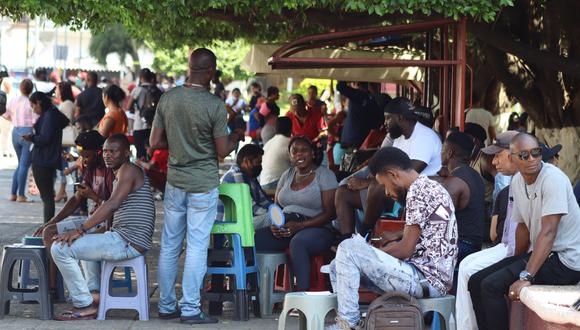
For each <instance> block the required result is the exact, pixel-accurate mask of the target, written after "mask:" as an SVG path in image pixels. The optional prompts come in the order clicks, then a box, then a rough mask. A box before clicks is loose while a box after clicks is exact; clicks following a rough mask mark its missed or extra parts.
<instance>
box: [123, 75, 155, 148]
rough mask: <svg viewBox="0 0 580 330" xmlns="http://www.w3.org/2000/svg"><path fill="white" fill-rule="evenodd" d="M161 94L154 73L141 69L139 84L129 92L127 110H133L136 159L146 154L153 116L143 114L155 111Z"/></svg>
mask: <svg viewBox="0 0 580 330" xmlns="http://www.w3.org/2000/svg"><path fill="white" fill-rule="evenodd" d="M161 94H162V93H161V90H160V89H159V88H158V87H157V86H156V85H155V74H154V73H153V72H151V70H149V69H148V68H144V69H141V72H140V73H139V86H137V87H136V88H135V89H133V91H132V92H131V103H129V106H128V108H129V110H131V109H134V110H135V116H134V120H133V138H134V140H135V149H136V150H137V158H138V159H143V158H145V157H146V156H147V152H146V147H145V145H146V144H148V142H149V134H150V133H151V126H150V124H151V119H152V118H153V116H151V118H145V114H146V113H147V112H153V113H154V112H155V109H154V107H155V106H157V104H158V103H159V98H160V97H161ZM152 108H153V109H152ZM147 119H148V120H147Z"/></svg>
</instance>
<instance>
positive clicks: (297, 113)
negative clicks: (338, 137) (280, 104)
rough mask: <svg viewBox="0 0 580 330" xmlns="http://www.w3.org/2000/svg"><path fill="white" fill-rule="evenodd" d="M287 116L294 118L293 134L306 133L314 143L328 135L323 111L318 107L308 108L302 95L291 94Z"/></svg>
mask: <svg viewBox="0 0 580 330" xmlns="http://www.w3.org/2000/svg"><path fill="white" fill-rule="evenodd" d="M286 116H287V117H288V118H290V120H292V136H299V135H304V136H306V137H308V138H309V139H310V140H311V141H312V142H314V143H316V142H318V141H319V140H320V139H321V138H322V137H324V136H326V133H327V126H326V122H325V121H324V117H323V115H322V112H321V111H320V109H317V108H311V109H307V107H306V102H305V101H304V98H303V97H302V95H300V94H292V96H290V111H288V112H287V113H286Z"/></svg>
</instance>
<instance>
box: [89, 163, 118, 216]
mask: <svg viewBox="0 0 580 330" xmlns="http://www.w3.org/2000/svg"><path fill="white" fill-rule="evenodd" d="M114 181H115V173H113V170H112V169H109V168H107V167H106V166H105V162H104V161H103V160H102V159H99V163H98V164H97V165H96V166H95V167H94V168H91V169H85V173H84V175H83V184H84V185H85V186H87V187H90V188H91V189H92V190H93V191H94V192H95V193H96V194H97V196H99V199H101V201H106V200H107V199H109V197H111V194H112V193H113V182H114ZM89 203H90V204H91V214H93V213H94V212H95V211H96V210H97V206H98V205H96V203H95V202H94V201H93V200H89Z"/></svg>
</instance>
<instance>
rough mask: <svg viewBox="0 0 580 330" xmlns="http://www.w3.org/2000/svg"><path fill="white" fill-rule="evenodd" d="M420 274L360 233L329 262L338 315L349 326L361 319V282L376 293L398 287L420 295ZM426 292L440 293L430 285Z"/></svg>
mask: <svg viewBox="0 0 580 330" xmlns="http://www.w3.org/2000/svg"><path fill="white" fill-rule="evenodd" d="M421 278H422V274H420V273H419V271H418V270H417V269H416V268H415V267H414V266H413V265H411V264H408V263H406V262H404V261H402V260H399V259H397V258H395V257H392V256H391V255H389V254H387V253H385V252H383V251H381V250H379V249H377V248H375V247H373V246H371V245H369V244H368V243H367V242H366V241H365V239H364V238H363V237H362V236H360V235H354V236H353V237H352V238H350V239H347V240H344V241H343V242H342V243H340V245H339V246H338V251H337V252H336V258H335V259H334V260H333V261H332V263H331V264H330V281H331V282H332V290H333V291H334V292H335V293H336V294H337V296H338V315H339V316H340V317H341V318H343V319H344V320H346V321H347V322H348V323H349V324H350V326H351V327H354V326H355V325H356V324H357V323H358V321H359V320H360V312H359V306H358V299H359V296H358V289H359V287H360V286H361V285H362V286H363V287H365V288H367V289H369V290H372V291H374V292H376V293H379V294H382V293H384V292H389V291H397V292H405V293H407V294H409V295H411V296H414V297H416V298H421V297H422V296H423V289H422V287H421V283H420V282H419V281H420V280H421ZM358 279H360V281H359V280H358ZM429 294H430V296H431V297H439V296H441V293H439V291H437V289H435V288H434V287H432V286H431V285H429Z"/></svg>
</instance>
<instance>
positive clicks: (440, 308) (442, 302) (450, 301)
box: [417, 295, 455, 330]
mask: <svg viewBox="0 0 580 330" xmlns="http://www.w3.org/2000/svg"><path fill="white" fill-rule="evenodd" d="M417 300H418V301H419V307H421V311H422V312H423V315H425V314H426V313H428V312H437V313H439V314H441V316H442V317H443V320H445V326H446V329H447V330H455V296H452V295H446V296H443V297H439V298H424V299H417ZM438 320H439V317H438V316H437V314H435V316H434V317H433V326H432V327H431V328H432V329H435V328H436V326H437V325H439V324H438V323H439V321H438ZM437 328H439V327H437Z"/></svg>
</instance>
